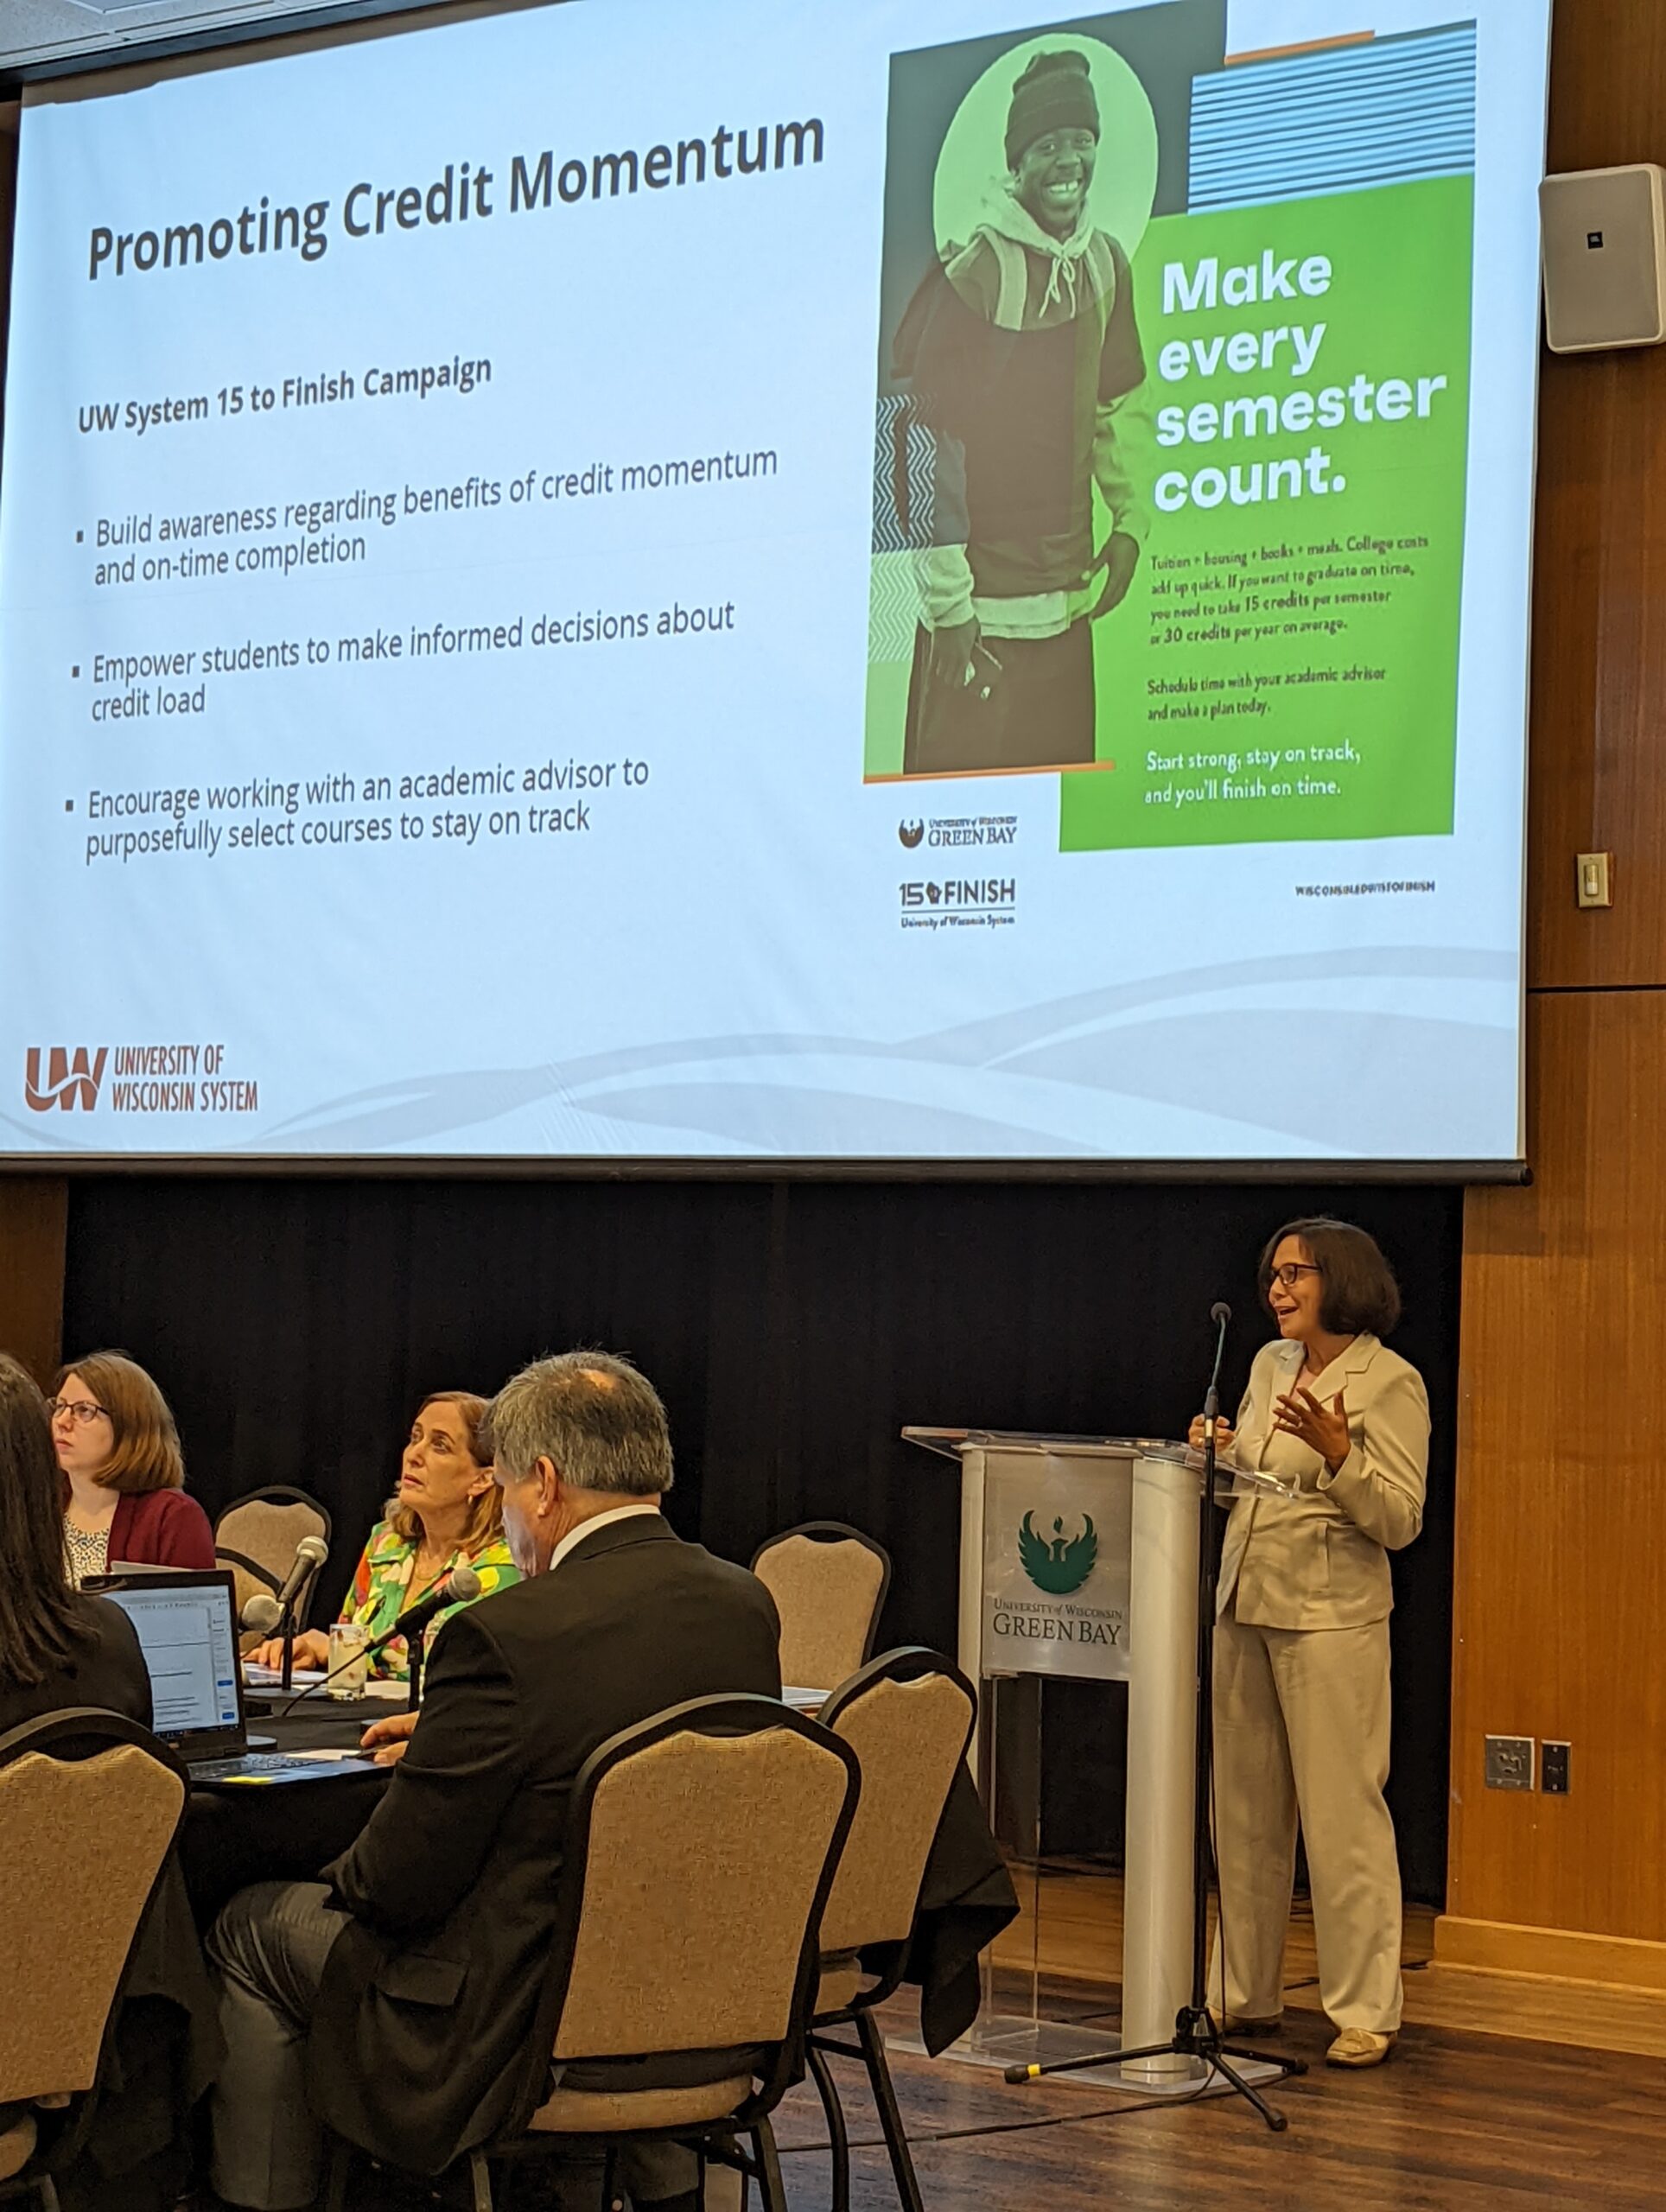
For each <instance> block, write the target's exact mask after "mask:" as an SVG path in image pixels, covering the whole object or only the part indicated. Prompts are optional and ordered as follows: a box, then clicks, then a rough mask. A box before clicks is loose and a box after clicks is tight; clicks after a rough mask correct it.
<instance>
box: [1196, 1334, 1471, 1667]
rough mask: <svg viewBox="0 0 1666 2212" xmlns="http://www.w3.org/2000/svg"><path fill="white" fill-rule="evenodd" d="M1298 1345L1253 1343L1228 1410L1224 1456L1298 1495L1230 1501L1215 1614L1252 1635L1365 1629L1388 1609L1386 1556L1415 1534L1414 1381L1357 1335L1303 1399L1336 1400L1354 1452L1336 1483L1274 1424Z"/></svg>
mask: <svg viewBox="0 0 1666 2212" xmlns="http://www.w3.org/2000/svg"><path fill="white" fill-rule="evenodd" d="M1303 1357H1304V1355H1303V1351H1302V1348H1301V1346H1300V1344H1287V1343H1286V1342H1285V1341H1284V1340H1283V1339H1282V1338H1280V1339H1278V1340H1277V1341H1276V1342H1275V1343H1273V1344H1263V1345H1262V1348H1261V1350H1260V1351H1258V1352H1257V1353H1256V1363H1255V1365H1254V1366H1253V1367H1252V1368H1251V1369H1250V1387H1249V1389H1247V1390H1246V1391H1245V1392H1244V1394H1243V1404H1242V1405H1241V1406H1240V1407H1239V1408H1238V1420H1237V1440H1236V1442H1235V1445H1234V1447H1233V1451H1232V1454H1231V1457H1232V1459H1233V1460H1234V1461H1235V1463H1236V1464H1237V1465H1238V1466H1240V1467H1253V1468H1260V1469H1262V1470H1263V1471H1265V1472H1267V1473H1269V1474H1272V1475H1276V1476H1277V1477H1278V1478H1279V1479H1280V1481H1281V1482H1284V1483H1294V1484H1297V1485H1298V1489H1297V1495H1296V1496H1295V1497H1290V1498H1283V1497H1272V1496H1271V1495H1266V1494H1263V1495H1261V1496H1249V1497H1240V1498H1239V1499H1238V1500H1237V1503H1235V1504H1234V1506H1233V1508H1232V1510H1231V1513H1230V1516H1229V1518H1228V1520H1227V1523H1226V1535H1225V1541H1224V1544H1223V1547H1222V1551H1221V1575H1220V1607H1219V1609H1220V1611H1222V1612H1223V1613H1224V1612H1225V1611H1227V1609H1228V1607H1229V1606H1230V1605H1232V1604H1233V1600H1234V1599H1235V1598H1236V1600H1237V1605H1236V1611H1237V1618H1238V1619H1239V1620H1241V1621H1248V1622H1250V1623H1252V1624H1255V1625H1256V1626H1258V1627H1262V1628H1364V1626H1366V1625H1367V1624H1369V1623H1370V1622H1372V1621H1380V1620H1385V1619H1386V1618H1388V1615H1389V1612H1390V1611H1392V1610H1393V1606H1394V1586H1393V1581H1392V1579H1391V1577H1390V1575H1389V1553H1390V1552H1391V1551H1398V1550H1399V1549H1400V1548H1401V1547H1402V1545H1404V1544H1408V1543H1409V1542H1410V1541H1411V1540H1412V1538H1413V1537H1414V1536H1415V1535H1416V1534H1417V1532H1418V1530H1419V1529H1421V1527H1422V1525H1423V1493H1424V1489H1425V1486H1426V1484H1427V1482H1428V1456H1429V1402H1428V1392H1427V1391H1426V1390H1425V1389H1424V1388H1423V1378H1422V1376H1421V1375H1420V1374H1419V1373H1418V1372H1417V1370H1416V1369H1415V1367H1413V1366H1411V1365H1410V1364H1409V1363H1408V1362H1407V1361H1406V1360H1403V1359H1402V1358H1401V1357H1400V1355H1399V1353H1398V1352H1393V1351H1389V1348H1388V1346H1387V1345H1386V1344H1383V1343H1382V1342H1381V1341H1380V1340H1379V1339H1378V1338H1376V1337H1374V1336H1371V1335H1370V1334H1369V1333H1367V1334H1366V1335H1364V1336H1358V1337H1356V1338H1354V1340H1353V1342H1352V1344H1350V1345H1349V1347H1348V1349H1347V1351H1345V1352H1344V1353H1343V1354H1342V1355H1341V1357H1339V1358H1338V1359H1335V1360H1333V1361H1332V1363H1331V1364H1330V1366H1329V1367H1327V1368H1326V1370H1325V1371H1324V1373H1323V1374H1322V1375H1321V1376H1319V1379H1318V1381H1317V1383H1313V1384H1310V1385H1309V1388H1310V1389H1312V1390H1313V1395H1314V1396H1315V1397H1316V1398H1318V1399H1319V1402H1320V1403H1321V1404H1323V1405H1326V1406H1328V1405H1329V1404H1330V1402H1331V1401H1332V1399H1333V1398H1334V1397H1335V1396H1336V1394H1337V1392H1338V1391H1339V1390H1340V1391H1341V1392H1342V1394H1343V1402H1344V1404H1345V1408H1346V1410H1347V1415H1348V1433H1349V1435H1350V1437H1351V1440H1352V1444H1353V1449H1352V1450H1351V1452H1349V1454H1348V1456H1347V1458H1346V1459H1345V1460H1344V1461H1343V1463H1342V1465H1341V1466H1340V1467H1339V1468H1338V1469H1337V1471H1336V1472H1335V1474H1332V1472H1331V1471H1330V1470H1329V1468H1327V1467H1326V1464H1325V1462H1324V1460H1323V1459H1320V1458H1319V1454H1318V1452H1313V1451H1311V1450H1310V1449H1309V1448H1308V1446H1307V1445H1305V1444H1303V1443H1301V1442H1300V1441H1299V1440H1297V1439H1296V1438H1295V1437H1294V1436H1287V1435H1285V1434H1284V1433H1282V1432H1281V1430H1278V1429H1275V1427H1274V1426H1273V1416H1274V1410H1275V1407H1276V1405H1277V1402H1278V1400H1279V1399H1280V1398H1281V1397H1282V1396H1284V1395H1286V1394H1287V1393H1288V1391H1290V1390H1291V1389H1294V1384H1295V1378H1296V1376H1297V1375H1298V1374H1299V1373H1300V1370H1301V1363H1302V1359H1303Z"/></svg>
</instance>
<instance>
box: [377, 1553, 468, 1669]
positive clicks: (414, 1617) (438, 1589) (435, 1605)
mask: <svg viewBox="0 0 1666 2212" xmlns="http://www.w3.org/2000/svg"><path fill="white" fill-rule="evenodd" d="M479 1596H480V1576H479V1575H478V1574H476V1573H475V1572H474V1568H473V1567H453V1568H452V1570H451V1572H450V1573H449V1574H448V1575H447V1576H446V1578H445V1580H443V1581H442V1582H436V1584H435V1586H434V1587H433V1588H432V1589H431V1590H430V1591H429V1592H427V1593H426V1594H425V1595H424V1596H423V1597H421V1598H419V1599H417V1602H416V1604H415V1605H407V1606H406V1607H405V1610H404V1612H403V1613H401V1614H400V1616H399V1618H398V1619H397V1621H395V1623H394V1624H393V1626H392V1627H391V1629H389V1630H388V1631H387V1633H386V1634H385V1636H378V1637H377V1638H376V1640H375V1642H374V1643H372V1644H371V1645H370V1647H369V1649H371V1650H372V1652H376V1651H379V1650H380V1649H382V1646H383V1645H384V1644H385V1643H392V1641H393V1639H394V1637H396V1636H403V1637H404V1638H405V1639H406V1641H407V1642H409V1641H410V1638H411V1637H418V1636H420V1635H421V1634H422V1632H423V1630H424V1629H425V1628H426V1627H427V1626H428V1624H429V1622H430V1621H431V1620H432V1619H433V1618H434V1616H435V1614H436V1613H440V1612H443V1611H445V1609H446V1607H447V1606H448V1605H473V1604H474V1600H475V1599H476V1598H478V1597H479Z"/></svg>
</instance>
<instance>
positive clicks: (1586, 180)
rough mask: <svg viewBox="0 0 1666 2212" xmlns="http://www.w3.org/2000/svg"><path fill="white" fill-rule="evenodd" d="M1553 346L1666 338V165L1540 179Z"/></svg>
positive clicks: (1547, 324)
mask: <svg viewBox="0 0 1666 2212" xmlns="http://www.w3.org/2000/svg"><path fill="white" fill-rule="evenodd" d="M1539 221H1540V228H1541V232H1542V238H1543V247H1544V329H1545V339H1546V342H1547V343H1548V346H1549V347H1550V350H1551V352H1552V353H1596V352H1599V351H1600V350H1601V349H1603V348H1605V347H1607V346H1658V345H1660V344H1661V343H1662V341H1663V340H1666V169H1663V168H1661V167H1660V166H1659V164H1658V163H1657V162H1627V163H1626V164H1625V166H1624V167H1623V168H1613V169H1570V170H1569V171H1568V172H1567V175H1563V176H1548V177H1546V179H1545V181H1544V182H1543V183H1542V185H1541V186H1540V187H1539Z"/></svg>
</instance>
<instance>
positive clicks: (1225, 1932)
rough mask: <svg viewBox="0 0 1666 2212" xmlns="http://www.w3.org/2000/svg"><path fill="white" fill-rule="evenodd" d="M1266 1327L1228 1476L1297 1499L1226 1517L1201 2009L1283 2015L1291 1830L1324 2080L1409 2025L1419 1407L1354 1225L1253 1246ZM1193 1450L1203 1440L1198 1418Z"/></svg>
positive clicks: (1307, 1227) (1292, 1231) (1370, 1257)
mask: <svg viewBox="0 0 1666 2212" xmlns="http://www.w3.org/2000/svg"><path fill="white" fill-rule="evenodd" d="M1259 1281H1260V1287H1261V1295H1262V1303H1263V1304H1264V1305H1265V1306H1266V1307H1267V1309H1268V1311H1269V1313H1270V1314H1271V1315H1272V1317H1273V1319H1274V1321H1275V1323H1276V1325H1277V1327H1278V1332H1279V1333H1278V1336H1277V1338H1276V1339H1275V1341H1274V1342H1273V1343H1271V1344H1263V1345H1262V1349H1261V1351H1259V1352H1258V1353H1257V1354H1256V1361H1255V1364H1254V1366H1253V1367H1252V1368H1251V1370H1250V1387H1249V1389H1247V1390H1246V1391H1245V1393H1244V1396H1243V1404H1242V1406H1241V1407H1240V1408H1239V1411H1238V1421H1237V1429H1236V1431H1234V1430H1233V1429H1232V1428H1230V1427H1229V1426H1228V1425H1227V1424H1226V1422H1224V1421H1221V1422H1218V1424H1217V1434H1216V1448H1217V1450H1218V1452H1219V1454H1220V1456H1221V1459H1222V1460H1223V1461H1224V1463H1225V1464H1226V1465H1229V1466H1230V1465H1237V1466H1239V1467H1245V1468H1253V1469H1258V1470H1260V1471H1262V1472H1264V1473H1268V1474H1271V1475H1273V1476H1275V1477H1276V1478H1277V1479H1278V1480H1279V1481H1280V1482H1281V1483H1282V1484H1286V1485H1287V1486H1288V1489H1289V1490H1290V1491H1291V1493H1292V1494H1291V1495H1290V1496H1288V1497H1277V1496H1274V1495H1269V1494H1268V1493H1266V1492H1264V1491H1258V1492H1256V1493H1255V1494H1253V1495H1250V1496H1246V1497H1239V1498H1238V1499H1237V1502H1236V1503H1234V1505H1233V1507H1232V1511H1231V1516H1230V1519H1229V1521H1228V1522H1227V1524H1226V1535H1225V1541H1224V1547H1223V1550H1222V1556H1221V1570H1220V1585H1219V1592H1218V1612H1217V1618H1216V1622H1215V1849H1216V1858H1217V1860H1218V1866H1219V1873H1220V1894H1221V1929H1222V1934H1221V1935H1219V1936H1218V1937H1217V1940H1216V1944H1215V1952H1214V1956H1213V1958H1212V1959H1211V1961H1210V1968H1209V1988H1210V2003H1211V2008H1212V2009H1214V2010H1215V2011H1216V2012H1218V2013H1219V2014H1224V2018H1225V2019H1226V2021H1227V2024H1229V2026H1230V2027H1231V2028H1232V2029H1233V2030H1234V2031H1239V2030H1242V2031H1244V2032H1250V2033H1252V2032H1256V2031H1262V2032H1265V2031H1267V2030H1268V2029H1269V2028H1270V2027H1271V2026H1273V2025H1274V2024H1275V2023H1276V2021H1277V2019H1278V2017H1279V2014H1280V2012H1281V2011H1282V2009H1283V2002H1284V1998H1283V1971H1282V1969H1283V1960H1284V1936H1285V1930H1286V1929H1287V1927H1288V1923H1289V1917H1290V1893H1291V1886H1292V1883H1293V1880H1294V1872H1295V1847H1296V1826H1297V1820H1298V1816H1299V1817H1300V1827H1301V1834H1302V1840H1303V1841H1304V1843H1305V1844H1306V1847H1307V1871H1308V1876H1309V1880H1310V1885H1311V1889H1312V1893H1313V1936H1314V1941H1315V1943H1316V1945H1317V1948H1318V1953H1319V1996H1320V1999H1321V2001H1322V2003H1323V2005H1324V2007H1325V2010H1326V2012H1327V2013H1328V2014H1329V2015H1330V2018H1331V2020H1332V2024H1334V2026H1335V2027H1336V2029H1337V2031H1338V2032H1337V2036H1336V2038H1335V2040H1334V2041H1333V2042H1332V2044H1331V2047H1330V2050H1328V2052H1327V2053H1326V2058H1327V2060H1328V2063H1330V2064H1331V2065H1332V2066H1350V2067H1360V2066H1376V2065H1379V2064H1380V2063H1382V2061H1383V2059H1384V2058H1386V2057H1387V2056H1388V2055H1389V2050H1391V2049H1392V2048H1393V2045H1394V2041H1395V2037H1396V2035H1397V2034H1398V2032H1399V2028H1400V2005H1401V1979H1400V1933H1401V1900H1400V1866H1399V1860H1398V1858H1397V1856H1396V1849H1395V1840H1394V1823H1393V1821H1392V1820H1391V1819H1390V1817H1389V1808H1388V1805H1387V1803H1386V1802H1385V1801H1384V1798H1383V1785H1384V1784H1385V1783H1386V1782H1387V1781H1388V1777H1389V1612H1390V1611H1391V1610H1392V1608H1393V1605H1394V1589H1393V1584H1392V1581H1391V1579H1390V1576H1389V1553H1390V1552H1391V1551H1398V1550H1400V1549H1401V1548H1402V1546H1404V1545H1406V1544H1408V1543H1410V1541H1412V1539H1413V1537H1414V1536H1415V1535H1417V1533H1418V1531H1419V1530H1420V1529H1421V1527H1422V1525H1423V1495H1424V1489H1425V1485H1426V1483H1427V1480H1428V1443H1429V1411H1428V1393H1427V1391H1426V1390H1425V1389H1424V1387H1423V1379H1422V1377H1421V1375H1419V1373H1418V1372H1417V1370H1416V1369H1415V1367H1413V1366H1411V1365H1410V1364H1409V1363H1408V1362H1407V1361H1405V1360H1403V1359H1402V1358H1401V1357H1400V1355H1399V1354H1398V1353H1397V1352H1393V1351H1389V1348H1388V1346H1387V1345H1386V1344H1383V1342H1382V1338H1383V1337H1384V1336H1386V1335H1388V1334H1389V1332H1390V1331H1391V1330H1392V1329H1393V1328H1394V1326H1395V1325H1396V1322H1397V1321H1398V1320H1399V1318H1400V1293H1399V1290H1398V1288H1397V1287H1396V1283H1395V1280H1394V1276H1393V1274H1392V1273H1391V1272H1390V1270H1389V1264H1388V1262H1387V1261H1386V1260H1385V1259H1384V1258H1383V1255H1382V1253H1381V1252H1380V1251H1379V1250H1378V1249H1377V1244H1376V1243H1375V1242H1374V1240H1373V1239H1372V1238H1371V1237H1370V1236H1367V1234H1366V1233H1365V1231H1364V1230H1363V1229H1356V1228H1354V1227H1353V1226H1352V1225H1351V1224H1350V1223H1347V1222H1341V1221H1330V1220H1307V1221H1293V1222H1291V1223H1289V1224H1287V1226H1286V1227H1285V1228H1283V1229H1281V1230H1280V1231H1279V1232H1278V1234H1277V1236H1275V1237H1274V1238H1273V1239H1272V1240H1271V1242H1270V1243H1269V1244H1268V1246H1267V1248H1266V1249H1265V1250H1264V1251H1263V1252H1262V1258H1261V1268H1260V1272H1259ZM1202 1441H1203V1421H1202V1419H1201V1417H1199V1419H1198V1420H1197V1421H1194V1422H1193V1423H1192V1443H1193V1445H1194V1446H1200V1445H1201V1444H1202Z"/></svg>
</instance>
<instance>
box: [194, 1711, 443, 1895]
mask: <svg viewBox="0 0 1666 2212" xmlns="http://www.w3.org/2000/svg"><path fill="white" fill-rule="evenodd" d="M401 1710H402V1708H401V1707H399V1706H398V1705H396V1704H393V1703H391V1702H390V1700H387V1699H386V1698H366V1699H364V1700H362V1701H359V1700H355V1701H353V1702H347V1701H346V1700H336V1699H334V1698H309V1699H308V1700H307V1702H306V1703H305V1704H304V1705H302V1706H301V1707H299V1708H298V1709H297V1710H296V1712H294V1713H289V1715H287V1716H286V1717H284V1718H278V1717H277V1716H273V1717H272V1718H270V1719H268V1718H265V1717H264V1716H263V1715H261V1714H260V1713H251V1714H250V1716H249V1735H250V1738H251V1742H253V1743H255V1744H257V1745H258V1744H260V1742H261V1739H262V1738H266V1737H270V1738H272V1739H273V1743H274V1745H275V1746H276V1748H277V1750H279V1751H336V1750H340V1751H347V1750H352V1749H353V1748H355V1747H356V1746H357V1745H358V1742H359V1738H360V1737H361V1736H362V1735H363V1734H364V1732H365V1730H366V1727H367V1726H368V1725H369V1724H370V1722H372V1720H385V1719H386V1718H387V1716H388V1715H389V1713H397V1712H399V1711H401ZM387 1785H388V1770H387V1769H386V1768H385V1767H377V1768H375V1769H374V1770H372V1771H371V1772H369V1773H355V1774H341V1775H337V1774H326V1775H322V1776H321V1777H320V1778H319V1779H318V1781H316V1782H284V1783H274V1784H273V1785H272V1786H271V1787H270V1788H265V1789H247V1788H244V1787H240V1786H239V1787H237V1788H232V1789H227V1788H216V1789H194V1790H193V1791H192V1792H191V1803H190V1807H189V1808H188V1812H187V1814H186V1817H185V1833H184V1835H183V1837H182V1838H181V1860H182V1862H183V1865H184V1867H185V1884H186V1887H187V1889H188V1891H190V1893H191V1906H192V1910H193V1911H194V1913H195V1914H196V1918H197V1925H198V1927H199V1928H200V1929H203V1930H204V1931H205V1933H206V1932H207V1927H208V1924H209V1923H210V1922H211V1921H212V1920H213V1916H214V1915H215V1914H216V1913H217V1912H218V1911H219V1909H220V1907H221V1905H223V1904H225V1902H226V1898H227V1897H231V1896H232V1895H234V1894H235V1892H236V1891H238V1890H241V1889H246V1888H247V1886H248V1885H249V1884H250V1883H251V1882H272V1881H280V1882H313V1881H316V1880H317V1878H318V1877H319V1875H320V1874H321V1872H322V1871H323V1869H324V1868H325V1867H326V1866H328V1865H329V1863H330V1861H331V1859H334V1858H335V1857H337V1856H338V1854H339V1853H341V1852H343V1851H345V1850H346V1849H347V1846H348V1845H349V1844H350V1843H351V1842H352V1841H353V1838H354V1837H355V1836H356V1835H357V1834H358V1833H359V1829H360V1828H362V1827H364V1825H365V1822H366V1821H367V1820H368V1819H369V1818H370V1816H371V1813H372V1809H373V1808H374V1807H375V1804H376V1802H377V1800H378V1797H380V1796H381V1794H382V1792H383V1791H384V1790H385V1789H386V1788H387Z"/></svg>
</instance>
